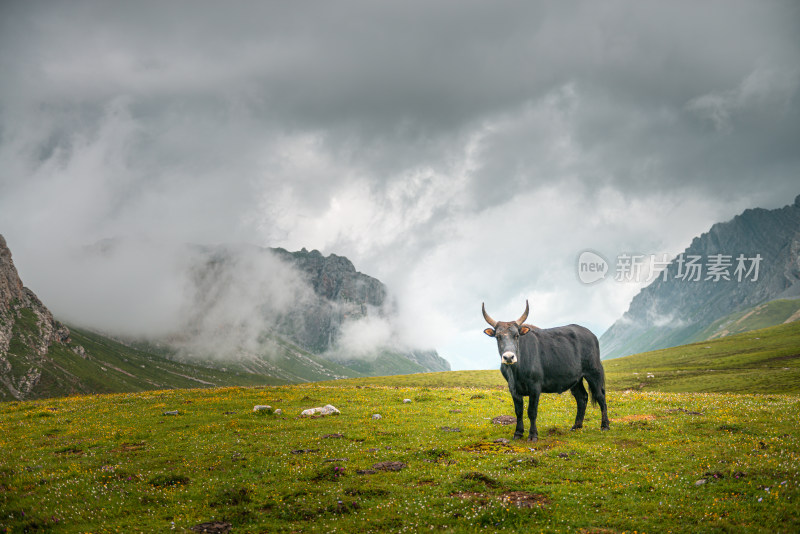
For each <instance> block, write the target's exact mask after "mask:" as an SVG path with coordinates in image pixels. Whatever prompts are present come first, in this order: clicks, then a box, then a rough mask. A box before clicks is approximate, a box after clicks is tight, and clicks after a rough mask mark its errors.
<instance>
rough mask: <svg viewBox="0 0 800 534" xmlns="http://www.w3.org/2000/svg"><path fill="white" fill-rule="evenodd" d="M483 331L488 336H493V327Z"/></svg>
mask: <svg viewBox="0 0 800 534" xmlns="http://www.w3.org/2000/svg"><path fill="white" fill-rule="evenodd" d="M483 333H484V334H486V335H487V336H489V337H494V329H493V328H487V329H486V330H484V331H483Z"/></svg>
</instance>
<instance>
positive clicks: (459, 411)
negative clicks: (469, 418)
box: [450, 410, 463, 413]
mask: <svg viewBox="0 0 800 534" xmlns="http://www.w3.org/2000/svg"><path fill="white" fill-rule="evenodd" d="M450 413H463V412H462V411H461V410H450Z"/></svg>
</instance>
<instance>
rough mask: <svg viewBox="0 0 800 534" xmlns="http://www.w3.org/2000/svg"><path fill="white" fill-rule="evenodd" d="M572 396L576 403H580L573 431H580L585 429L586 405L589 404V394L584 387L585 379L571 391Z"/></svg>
mask: <svg viewBox="0 0 800 534" xmlns="http://www.w3.org/2000/svg"><path fill="white" fill-rule="evenodd" d="M570 391H571V392H572V396H573V397H575V402H577V403H578V412H577V413H576V414H575V424H574V425H572V429H571V430H578V429H579V428H582V427H583V417H584V416H585V415H586V404H587V403H588V402H589V394H588V393H586V388H585V387H583V378H581V379H580V380H579V381H578V383H577V384H575V385H574V386H572V389H570Z"/></svg>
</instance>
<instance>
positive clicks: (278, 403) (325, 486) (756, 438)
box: [0, 325, 800, 534]
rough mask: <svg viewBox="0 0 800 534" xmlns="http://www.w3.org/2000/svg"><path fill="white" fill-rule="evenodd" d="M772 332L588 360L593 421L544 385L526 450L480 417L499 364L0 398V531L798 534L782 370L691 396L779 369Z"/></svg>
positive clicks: (799, 447) (788, 338) (786, 341)
mask: <svg viewBox="0 0 800 534" xmlns="http://www.w3.org/2000/svg"><path fill="white" fill-rule="evenodd" d="M786 326H787V328H783V329H782V328H781V327H778V329H777V330H776V331H771V332H767V331H761V332H760V333H759V334H757V335H756V334H753V333H752V332H749V333H747V334H744V336H747V335H750V337H749V338H746V339H745V338H742V339H739V340H738V342H737V340H736V336H731V337H727V338H723V339H722V340H717V341H714V342H712V343H714V344H717V343H730V342H731V340H733V342H734V344H736V343H738V345H737V346H726V347H727V348H726V347H722V346H720V347H717V348H716V349H705V348H701V347H693V346H689V348H686V349H684V351H696V352H687V353H690V354H705V355H707V354H708V352H703V351H709V350H715V351H717V352H715V354H718V355H719V358H716V357H715V358H711V359H710V360H708V361H703V363H702V364H698V366H697V368H696V369H691V366H692V364H693V363H696V362H697V358H696V357H693V358H689V359H687V360H686V361H685V362H682V360H681V359H680V358H681V353H680V351H678V352H676V353H674V355H673V356H670V358H672V357H674V358H676V360H675V361H674V362H673V363H670V364H665V363H663V357H662V358H661V360H655V359H648V358H644V357H642V356H634V357H631V358H632V360H629V361H628V359H622V360H618V361H611V362H606V368H607V369H608V370H609V373H608V374H609V383H608V389H609V394H608V403H609V415H610V417H611V430H610V431H608V432H601V431H600V428H599V427H600V415H599V410H598V409H597V408H596V407H593V406H591V405H590V407H589V408H588V410H587V417H586V421H585V424H584V428H583V429H582V430H580V431H576V432H571V431H569V428H570V426H571V425H572V422H573V419H574V411H575V403H574V400H573V399H572V397H571V395H569V394H565V395H544V396H543V397H542V402H541V404H540V410H539V435H540V439H539V441H538V442H536V443H529V442H527V441H513V440H511V441H505V440H507V439H510V438H511V436H512V434H513V426H504V425H500V424H494V423H493V422H492V419H493V418H495V417H497V416H499V415H512V414H513V405H512V402H511V398H510V396H509V395H508V393H507V391H506V390H505V388H504V385H503V384H504V383H503V380H502V377H501V376H500V373H499V371H462V372H454V373H430V374H423V375H408V376H397V377H384V378H377V379H376V378H369V379H367V378H363V379H362V378H359V379H352V380H342V381H335V382H327V383H315V384H305V385H293V386H285V385H279V386H259V387H231V388H217V389H194V390H188V389H183V390H168V391H148V392H140V393H123V394H111V395H90V396H73V397H66V398H58V399H48V400H37V401H28V402H7V403H0V532H69V533H73V532H97V533H101V532H125V533H131V532H199V531H202V528H203V527H201V526H200V525H205V528H206V531H207V532H228V531H230V532H233V533H238V532H254V533H259V532H265V533H266V532H286V533H290V532H308V533H311V532H320V533H321V532H344V533H352V532H495V531H497V532H525V533H531V532H582V533H586V534H588V533H598V534H599V533H621V532H629V533H632V532H770V533H773V532H797V531H800V506H798V502H800V489H798V484H800V473H798V471H800V427H799V426H798V424H797V413H798V410H799V409H800V396H798V381H797V380H796V378H792V379H791V380H794V386H793V387H794V389H790V388H789V387H788V386H783V385H782V386H780V388H778V389H779V391H778V392H775V391H771V390H770V389H769V388H768V387H764V386H763V385H761V386H759V387H760V388H761V389H760V392H759V393H753V392H750V393H740V392H736V391H737V390H736V388H737V387H739V386H738V384H739V381H732V382H731V383H732V384H733V386H734V387H733V391H734V392H730V391H727V392H726V391H719V390H717V391H715V392H713V393H709V392H692V390H691V387H695V386H696V385H697V384H698V383H699V382H698V380H699V379H698V378H697V377H698V376H699V377H705V378H708V384H709V389H714V388H719V387H720V383H721V381H720V380H719V378H720V376H721V375H719V374H717V373H716V371H713V372H712V371H709V372H700V371H703V370H705V369H727V370H728V372H730V373H733V372H734V370H736V369H739V371H738V372H740V373H750V375H751V376H753V377H754V379H753V381H754V382H755V383H757V384H761V382H759V381H758V380H756V379H755V377H757V376H758V375H759V373H761V372H763V371H764V369H766V370H767V371H769V369H771V368H772V367H770V366H776V365H780V366H781V367H780V369H781V370H782V371H783V370H784V369H786V368H788V369H789V371H784V372H786V373H789V374H788V375H787V376H790V377H795V376H796V375H795V374H794V372H793V371H792V369H795V368H796V363H795V362H796V361H797V358H796V357H792V355H793V354H794V353H796V352H798V351H797V347H798V346H800V344H793V343H795V342H794V341H793V339H795V338H794V337H793V336H795V335H796V331H795V329H793V328H788V327H789V326H790V325H786ZM757 337H760V338H762V339H753V338H757ZM748 339H749V341H748ZM762 340H764V341H763V343H764V344H768V345H769V346H770V347H771V348H770V349H769V350H771V351H772V356H769V355H765V354H764V353H763V351H756V350H750V354H751V356H752V357H744V356H741V354H743V353H742V352H741V351H745V352H746V351H747V350H748V349H746V347H747V346H751V345H748V344H750V343H753V342H755V341H762ZM781 340H783V341H781ZM792 344H793V345H792ZM709 345H710V344H709V343H707V344H705V345H703V344H701V346H702V347H705V346H709ZM711 346H715V345H711ZM787 346H788V347H789V349H791V350H789V349H787V348H786V347H787ZM737 347H738V348H737ZM734 349H736V350H740V352H739V354H740V355H739V356H736V354H735V350H734ZM786 350H788V353H787V352H786ZM728 352H730V354H728ZM726 354H728V356H725V355H726ZM662 356H663V355H662ZM637 358H640V359H641V358H644V360H642V361H638V363H637V360H636V359H637ZM725 358H729V359H730V365H728V366H727V367H723V364H724V361H723V360H725ZM631 361H633V362H634V363H631ZM770 362H772V363H770ZM657 364H658V365H661V367H659V366H658V365H657ZM675 366H678V367H675ZM681 366H682V367H683V368H685V369H686V372H687V374H689V373H690V371H691V373H694V374H691V376H692V377H694V378H692V379H691V380H688V381H686V382H685V384H688V387H689V388H690V389H689V392H686V391H683V392H680V391H672V390H670V389H671V388H672V389H674V388H676V387H678V384H679V381H678V378H674V379H672V378H669V377H671V376H672V374H671V373H673V372H674V374H675V376H677V375H678V373H677V371H679V370H681V369H680V367H681ZM748 366H750V367H748ZM742 369H744V371H743V370H742ZM695 371H697V373H695ZM769 372H771V371H769ZM633 373H639V374H637V375H634V374H633ZM648 374H651V375H653V378H650V379H648V378H647V375H648ZM731 376H733V375H731ZM737 376H738V375H737ZM680 379H683V377H680ZM659 380H660V381H659ZM780 383H781V384H782V383H783V382H780ZM642 384H644V385H642ZM659 387H661V390H659ZM406 399H408V400H409V401H410V402H404V401H405V400H406ZM258 404H267V405H270V406H272V408H273V409H278V408H279V409H281V410H282V412H283V413H282V414H275V413H274V412H270V411H267V410H264V411H259V412H254V411H253V407H254V405H258ZM325 404H332V405H334V406H336V407H337V408H338V409H339V410H340V411H341V414H340V415H333V416H325V417H301V416H300V412H301V411H302V410H303V409H305V408H310V407H315V406H323V405H325ZM173 411H177V415H165V414H166V413H169V412H173ZM373 414H380V415H381V418H380V419H374V418H373ZM527 426H528V422H527V420H526V428H527Z"/></svg>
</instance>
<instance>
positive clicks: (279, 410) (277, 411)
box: [274, 408, 283, 415]
mask: <svg viewBox="0 0 800 534" xmlns="http://www.w3.org/2000/svg"><path fill="white" fill-rule="evenodd" d="M274 413H275V415H281V414H282V413H283V410H281V409H280V408H278V409H277V410H275V412H274Z"/></svg>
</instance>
